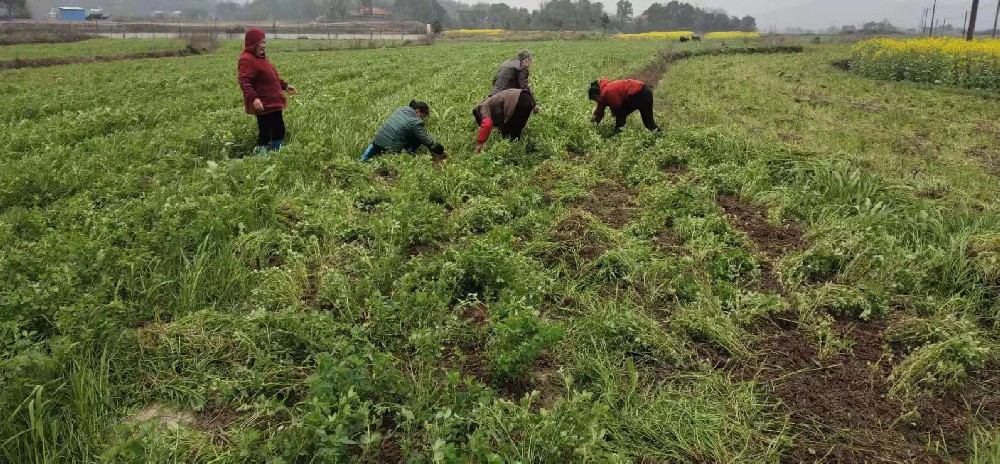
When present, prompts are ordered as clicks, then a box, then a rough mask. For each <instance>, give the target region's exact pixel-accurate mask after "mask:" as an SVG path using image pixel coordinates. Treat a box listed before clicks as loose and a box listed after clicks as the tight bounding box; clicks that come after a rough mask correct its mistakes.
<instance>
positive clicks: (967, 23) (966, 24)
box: [962, 11, 969, 37]
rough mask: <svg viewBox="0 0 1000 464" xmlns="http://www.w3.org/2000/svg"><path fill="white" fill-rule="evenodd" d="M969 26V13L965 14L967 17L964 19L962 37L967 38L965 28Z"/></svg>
mask: <svg viewBox="0 0 1000 464" xmlns="http://www.w3.org/2000/svg"><path fill="white" fill-rule="evenodd" d="M968 25H969V12H968V11H966V12H965V16H963V17H962V37H965V27H966V26H968Z"/></svg>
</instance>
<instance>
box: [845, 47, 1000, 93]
mask: <svg viewBox="0 0 1000 464" xmlns="http://www.w3.org/2000/svg"><path fill="white" fill-rule="evenodd" d="M851 69H852V70H853V71H855V72H857V73H858V74H861V75H863V76H867V77H871V78H875V79H887V80H896V81H913V82H922V83H932V84H948V85H956V86H959V87H969V88H976V89H994V90H995V89H1000V40H975V41H971V42H969V41H965V40H959V39H952V38H936V39H916V40H895V39H874V40H868V41H865V42H861V43H858V44H857V45H855V46H854V48H853V49H852V57H851Z"/></svg>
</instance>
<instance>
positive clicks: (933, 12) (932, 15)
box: [927, 0, 937, 37]
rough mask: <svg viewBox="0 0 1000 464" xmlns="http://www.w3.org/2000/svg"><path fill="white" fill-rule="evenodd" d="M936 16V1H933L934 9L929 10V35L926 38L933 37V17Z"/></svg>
mask: <svg viewBox="0 0 1000 464" xmlns="http://www.w3.org/2000/svg"><path fill="white" fill-rule="evenodd" d="M935 16H937V0H934V8H933V9H932V10H931V33H930V34H929V35H928V36H927V37H934V17H935Z"/></svg>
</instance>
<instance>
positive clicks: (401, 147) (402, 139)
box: [361, 100, 444, 161]
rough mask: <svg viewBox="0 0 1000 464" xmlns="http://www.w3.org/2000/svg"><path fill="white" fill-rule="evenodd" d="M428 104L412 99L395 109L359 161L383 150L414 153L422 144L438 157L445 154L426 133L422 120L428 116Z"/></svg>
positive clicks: (429, 110)
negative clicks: (406, 104) (407, 103)
mask: <svg viewBox="0 0 1000 464" xmlns="http://www.w3.org/2000/svg"><path fill="white" fill-rule="evenodd" d="M430 114H431V108H430V107H429V106H427V103H424V102H418V101H416V100H414V101H411V102H410V105H409V106H404V107H402V108H399V109H397V110H396V111H395V112H393V113H392V115H391V116H389V119H387V120H386V121H385V122H384V123H383V124H382V127H380V128H379V129H378V132H376V133H375V139H374V140H372V143H371V144H370V145H368V148H367V149H365V152H364V153H362V154H361V161H368V160H370V159H372V158H374V157H376V156H378V155H381V154H383V153H386V152H388V153H399V152H402V151H405V152H407V153H414V152H416V151H417V149H418V148H420V146H421V145H425V146H427V148H428V149H429V150H430V151H431V153H434V154H435V155H437V156H443V155H444V147H442V146H441V144H439V143H437V142H435V141H434V137H431V134H430V133H429V132H427V128H426V127H425V126H424V120H425V119H427V116H430Z"/></svg>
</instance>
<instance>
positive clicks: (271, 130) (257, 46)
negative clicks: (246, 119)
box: [236, 28, 297, 154]
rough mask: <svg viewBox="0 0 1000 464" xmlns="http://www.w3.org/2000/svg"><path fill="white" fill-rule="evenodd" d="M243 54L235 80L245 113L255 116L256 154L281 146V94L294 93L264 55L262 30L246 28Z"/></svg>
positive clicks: (283, 130)
mask: <svg viewBox="0 0 1000 464" xmlns="http://www.w3.org/2000/svg"><path fill="white" fill-rule="evenodd" d="M243 45H244V47H243V53H242V54H240V60H239V62H238V63H237V66H236V68H237V70H236V78H237V80H238V81H239V83H240V90H241V91H242V92H243V107H244V109H245V110H246V112H247V114H252V115H255V116H257V148H256V149H255V150H254V152H255V153H257V154H266V153H267V151H268V149H271V150H280V149H281V147H282V146H284V145H285V120H284V118H283V117H282V115H281V111H282V110H283V109H285V107H287V106H288V102H287V101H286V100H285V95H284V94H283V93H282V92H288V93H289V94H295V93H297V91H296V90H295V87H292V86H290V85H288V83H287V82H285V81H283V80H281V77H279V76H278V71H277V70H276V69H274V66H273V65H271V62H270V61H268V59H267V57H266V56H265V55H264V48H265V40H264V31H262V30H260V29H255V28H250V29H248V30H247V34H246V37H245V38H244V40H243Z"/></svg>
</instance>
